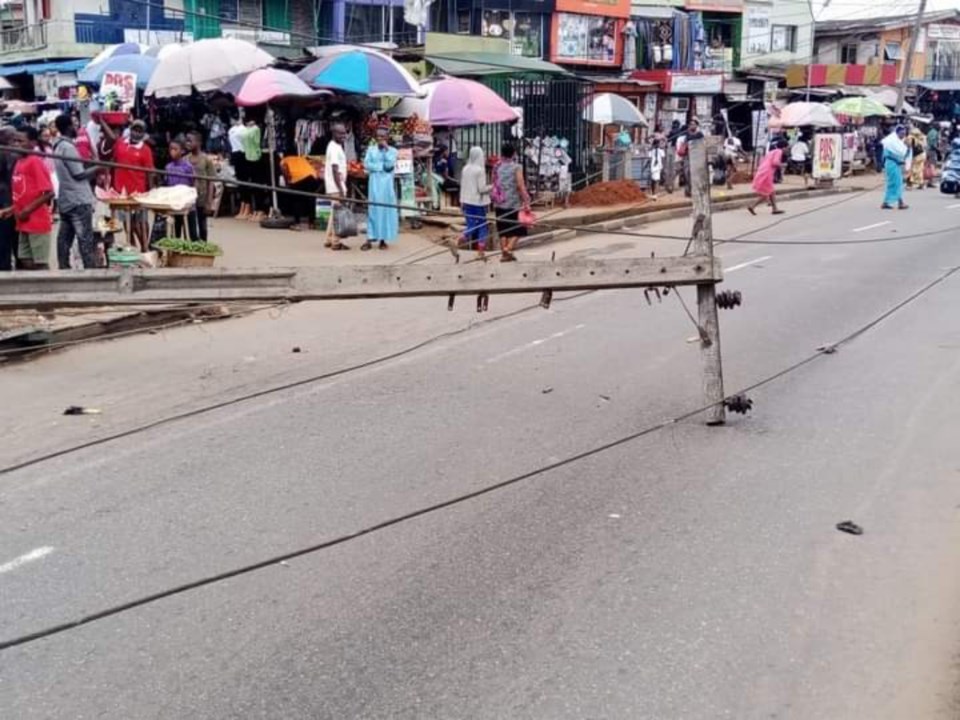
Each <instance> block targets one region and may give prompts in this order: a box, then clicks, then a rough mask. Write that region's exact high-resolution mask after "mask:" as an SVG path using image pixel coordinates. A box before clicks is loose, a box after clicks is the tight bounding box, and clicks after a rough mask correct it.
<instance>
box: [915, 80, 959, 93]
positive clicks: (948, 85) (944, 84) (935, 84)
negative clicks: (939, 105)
mask: <svg viewBox="0 0 960 720" xmlns="http://www.w3.org/2000/svg"><path fill="white" fill-rule="evenodd" d="M917 85H919V86H920V87H922V88H923V89H924V90H934V91H936V92H957V91H960V80H925V81H924V82H919V83H917Z"/></svg>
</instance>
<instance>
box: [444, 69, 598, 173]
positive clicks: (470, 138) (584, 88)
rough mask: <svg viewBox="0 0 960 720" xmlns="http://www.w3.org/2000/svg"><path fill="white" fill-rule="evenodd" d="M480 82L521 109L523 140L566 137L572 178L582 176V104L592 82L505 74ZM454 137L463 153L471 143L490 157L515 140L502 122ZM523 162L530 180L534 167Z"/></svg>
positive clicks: (585, 152)
mask: <svg viewBox="0 0 960 720" xmlns="http://www.w3.org/2000/svg"><path fill="white" fill-rule="evenodd" d="M482 82H483V83H484V84H485V85H487V86H488V87H489V88H491V89H492V90H493V91H494V92H496V93H497V94H498V95H499V96H500V97H502V98H503V99H504V100H506V101H507V102H508V103H510V105H511V106H513V107H516V108H519V109H520V110H521V112H522V113H523V120H522V121H521V123H522V127H523V136H524V139H525V142H526V143H530V142H532V141H533V139H534V138H536V137H558V138H564V139H566V140H567V141H568V142H569V147H568V148H567V152H568V153H569V155H570V157H571V159H572V163H571V167H570V172H571V174H572V175H573V179H574V182H576V181H577V180H578V179H579V178H581V177H583V175H584V173H585V170H586V164H587V162H588V155H589V152H588V144H589V137H590V134H589V125H588V123H587V122H586V121H585V120H584V119H583V108H584V107H585V106H586V105H587V104H588V103H589V101H590V99H591V98H592V96H593V87H594V86H593V83H590V82H587V81H584V80H580V79H576V78H551V79H524V78H519V79H518V78H516V77H512V78H511V77H506V76H490V77H486V78H483V79H482ZM456 137H457V143H458V146H459V148H458V149H459V152H460V155H461V156H463V157H466V155H467V153H468V152H469V148H470V147H472V146H473V145H478V146H480V147H482V148H483V150H484V152H485V153H486V154H487V156H488V157H489V156H491V155H499V154H500V146H501V145H502V144H503V143H504V142H506V141H513V142H517V139H516V137H515V136H514V130H513V128H512V127H511V126H509V125H503V124H495V125H482V126H476V127H471V128H463V129H461V130H459V131H458V132H457V136H456ZM525 164H526V165H527V167H526V170H527V171H528V177H529V178H531V181H533V178H535V174H534V171H535V168H533V167H531V166H530V165H531V164H530V163H529V162H528V161H525Z"/></svg>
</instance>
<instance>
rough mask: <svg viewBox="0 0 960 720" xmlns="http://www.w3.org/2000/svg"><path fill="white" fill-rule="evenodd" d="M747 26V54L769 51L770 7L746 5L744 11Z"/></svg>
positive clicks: (764, 53) (759, 53)
mask: <svg viewBox="0 0 960 720" xmlns="http://www.w3.org/2000/svg"><path fill="white" fill-rule="evenodd" d="M744 23H745V24H746V26H747V29H746V35H747V55H766V54H768V53H769V52H770V7H769V6H763V5H747V9H746V12H745V13H744Z"/></svg>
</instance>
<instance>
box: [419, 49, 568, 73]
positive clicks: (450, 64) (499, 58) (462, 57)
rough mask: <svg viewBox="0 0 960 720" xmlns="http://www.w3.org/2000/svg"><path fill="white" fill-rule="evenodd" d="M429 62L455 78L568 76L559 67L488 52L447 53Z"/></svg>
mask: <svg viewBox="0 0 960 720" xmlns="http://www.w3.org/2000/svg"><path fill="white" fill-rule="evenodd" d="M427 60H429V61H430V62H431V63H433V64H434V65H436V66H437V67H438V68H440V69H441V70H442V71H443V72H445V73H447V74H449V75H453V76H455V77H467V76H470V75H506V74H509V73H531V74H533V73H539V74H545V75H568V74H569V73H568V72H567V71H566V70H564V69H563V68H562V67H560V66H559V65H554V64H553V63H548V62H546V61H544V60H539V59H537V58H529V57H523V56H522V55H501V54H499V53H486V52H459V53H453V52H445V53H443V54H442V55H427Z"/></svg>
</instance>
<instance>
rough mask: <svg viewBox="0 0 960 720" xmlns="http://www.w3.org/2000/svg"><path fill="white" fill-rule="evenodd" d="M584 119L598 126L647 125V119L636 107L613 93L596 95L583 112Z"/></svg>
mask: <svg viewBox="0 0 960 720" xmlns="http://www.w3.org/2000/svg"><path fill="white" fill-rule="evenodd" d="M583 119H584V120H586V121H587V122H592V123H596V124H598V125H642V126H644V127H646V125H647V119H646V118H645V117H644V116H643V113H642V112H640V109H639V108H638V107H637V106H636V105H634V104H633V103H632V102H630V101H629V100H627V99H626V98H625V97H622V96H621V95H614V94H613V93H601V94H600V95H594V97H593V100H592V101H591V102H590V104H589V105H587V107H586V108H584V110H583Z"/></svg>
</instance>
